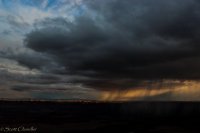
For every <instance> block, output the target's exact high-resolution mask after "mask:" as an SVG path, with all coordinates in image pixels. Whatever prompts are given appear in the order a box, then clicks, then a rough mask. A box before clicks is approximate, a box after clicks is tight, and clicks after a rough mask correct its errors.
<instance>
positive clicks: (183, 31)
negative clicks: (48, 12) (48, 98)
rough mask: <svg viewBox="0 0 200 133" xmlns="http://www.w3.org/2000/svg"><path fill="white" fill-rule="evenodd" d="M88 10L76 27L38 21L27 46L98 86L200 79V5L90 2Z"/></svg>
mask: <svg viewBox="0 0 200 133" xmlns="http://www.w3.org/2000/svg"><path fill="white" fill-rule="evenodd" d="M85 5H86V7H87V12H86V13H85V14H84V15H82V16H78V17H76V18H75V20H74V22H68V21H66V20H65V19H64V18H57V19H50V18H49V19H45V20H43V21H40V22H37V23H36V28H35V29H34V30H33V31H32V32H31V33H29V34H28V35H27V36H26V39H25V46H26V47H28V48H30V49H32V50H35V51H36V52H40V53H45V54H48V55H50V56H51V59H53V60H54V62H56V63H58V64H59V65H61V66H63V67H64V69H63V70H62V71H64V73H66V74H78V75H86V76H89V77H93V78H95V79H97V81H98V80H102V81H104V80H115V79H152V78H154V79H163V78H170V79H174V78H179V79H183V78H184V79H187V78H200V76H199V75H200V71H199V70H198V69H199V67H197V66H199V64H200V62H199V56H200V54H199V53H200V47H199V46H200V45H199V43H200V39H199V35H200V26H199V23H200V3H199V1H197V0H190V1H188V0H182V1H179V0H169V1H160V0H151V1H150V0H126V1H121V0H109V1H107V0H103V1H98V0H94V1H89V0H88V1H86V2H85ZM26 65H27V66H29V67H34V65H32V64H31V63H30V64H26ZM91 82H92V83H93V81H91ZM94 83H95V82H94ZM97 85H98V84H97Z"/></svg>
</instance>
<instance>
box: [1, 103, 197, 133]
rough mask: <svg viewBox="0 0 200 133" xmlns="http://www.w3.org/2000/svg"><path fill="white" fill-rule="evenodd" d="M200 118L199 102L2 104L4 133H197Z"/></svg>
mask: <svg viewBox="0 0 200 133" xmlns="http://www.w3.org/2000/svg"><path fill="white" fill-rule="evenodd" d="M199 118H200V103H199V102H95V101H68V102H67V101H1V102H0V127H1V128H0V129H1V132H5V129H6V128H11V129H12V128H17V127H18V128H19V127H25V128H31V127H32V128H36V129H37V130H36V131H31V132H48V133H49V132H50V133H51V132H53V133H54V132H55V133H68V132H84V131H85V132H100V133H104V132H120V133H142V132H146V133H197V132H199V131H200V123H199V120H200V119H199ZM3 129H4V130H3Z"/></svg>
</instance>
